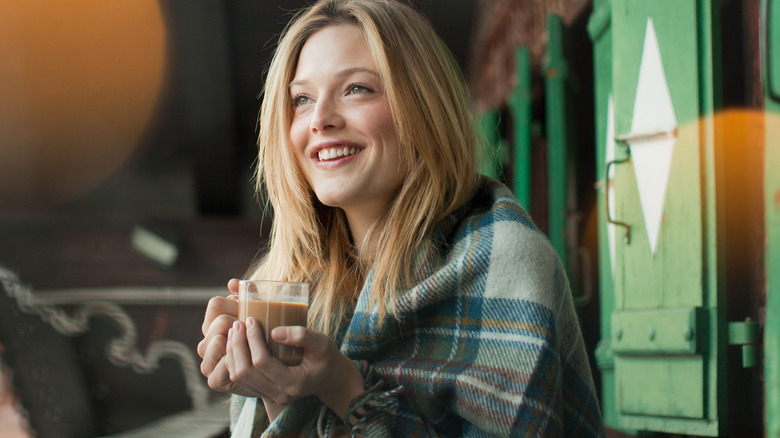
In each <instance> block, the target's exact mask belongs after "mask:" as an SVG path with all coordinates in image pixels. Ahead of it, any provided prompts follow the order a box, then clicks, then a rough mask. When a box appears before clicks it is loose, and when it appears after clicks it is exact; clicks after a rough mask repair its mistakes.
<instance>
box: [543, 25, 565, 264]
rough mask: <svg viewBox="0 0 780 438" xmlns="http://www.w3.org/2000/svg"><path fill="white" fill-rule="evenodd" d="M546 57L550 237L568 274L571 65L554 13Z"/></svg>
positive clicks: (545, 91)
mask: <svg viewBox="0 0 780 438" xmlns="http://www.w3.org/2000/svg"><path fill="white" fill-rule="evenodd" d="M547 36H548V41H547V56H546V57H545V63H544V66H543V73H544V96H545V111H546V114H545V123H546V133H545V134H546V137H547V197H548V198H547V199H548V201H547V209H548V216H547V220H548V232H547V234H548V237H549V238H550V243H552V246H553V248H555V251H556V252H557V253H558V256H559V257H560V259H561V262H562V263H563V266H564V269H565V270H566V272H569V269H568V267H569V263H568V262H569V256H568V253H569V250H568V243H567V239H566V234H567V233H566V225H567V223H568V221H567V219H568V211H567V201H568V193H569V191H568V178H569V172H568V150H567V149H568V138H567V135H568V134H567V117H566V113H567V111H566V76H567V75H568V64H567V62H566V58H565V55H564V48H563V38H564V37H563V24H562V22H561V17H560V16H558V15H555V14H549V15H548V16H547Z"/></svg>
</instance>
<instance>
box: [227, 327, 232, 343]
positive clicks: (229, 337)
mask: <svg viewBox="0 0 780 438" xmlns="http://www.w3.org/2000/svg"><path fill="white" fill-rule="evenodd" d="M231 339H233V329H232V328H231V329H229V330H228V342H230V340H231Z"/></svg>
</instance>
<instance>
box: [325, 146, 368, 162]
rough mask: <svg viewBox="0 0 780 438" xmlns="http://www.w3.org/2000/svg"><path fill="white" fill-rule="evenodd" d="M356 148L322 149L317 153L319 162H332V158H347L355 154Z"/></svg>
mask: <svg viewBox="0 0 780 438" xmlns="http://www.w3.org/2000/svg"><path fill="white" fill-rule="evenodd" d="M357 151H358V149H357V148H351V147H349V146H344V147H343V148H332V149H323V150H321V151H319V152H318V153H317V156H318V157H319V159H320V161H326V160H332V159H334V158H340V157H348V156H350V155H355V154H356V153H357Z"/></svg>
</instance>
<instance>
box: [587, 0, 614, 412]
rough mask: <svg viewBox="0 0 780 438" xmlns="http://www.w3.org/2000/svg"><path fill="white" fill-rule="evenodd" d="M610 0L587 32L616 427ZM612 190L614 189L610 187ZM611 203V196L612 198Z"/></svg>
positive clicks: (604, 403) (605, 333)
mask: <svg viewBox="0 0 780 438" xmlns="http://www.w3.org/2000/svg"><path fill="white" fill-rule="evenodd" d="M611 14H612V0H595V1H594V2H593V13H592V14H591V16H590V19H589V20H588V35H589V36H590V39H591V41H592V42H593V77H594V93H593V95H594V106H595V113H596V117H595V126H596V175H597V177H598V178H602V179H600V180H599V181H598V182H597V183H596V193H597V208H598V236H599V242H598V244H599V329H600V332H601V337H600V339H599V343H598V346H597V347H596V351H595V358H596V365H597V366H598V368H599V373H600V374H601V413H602V416H603V417H604V422H605V423H606V424H607V425H608V426H610V427H612V428H619V423H618V417H617V415H618V411H617V406H616V404H615V358H614V354H613V352H612V346H611V336H610V334H611V333H612V312H613V311H614V308H615V296H614V269H613V268H614V262H613V260H614V244H613V241H614V229H613V228H614V227H612V226H608V225H607V220H606V219H607V218H606V216H607V215H606V211H607V199H606V196H607V195H608V192H609V191H610V188H609V186H608V184H607V180H606V178H605V177H604V175H605V169H606V164H607V162H608V161H611V160H612V159H613V158H614V157H613V151H614V142H613V140H612V139H613V137H614V104H613V99H612V25H611ZM612 193H614V191H612ZM613 203H614V200H613Z"/></svg>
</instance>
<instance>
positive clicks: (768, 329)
mask: <svg viewBox="0 0 780 438" xmlns="http://www.w3.org/2000/svg"><path fill="white" fill-rule="evenodd" d="M762 11H763V14H764V17H763V20H762V21H763V23H764V31H765V33H764V35H763V38H762V43H763V45H764V47H763V52H764V57H763V61H764V77H765V78H766V82H765V93H764V95H765V106H766V113H765V114H766V116H765V125H764V127H765V141H764V151H765V152H764V178H765V185H764V196H765V198H764V200H765V201H764V211H765V215H766V218H765V224H766V255H765V256H766V259H765V263H766V294H767V302H766V325H765V327H764V373H765V376H764V381H765V384H764V385H765V386H764V389H765V400H766V405H765V412H764V418H765V421H766V436H767V437H771V438H780V172H778V169H780V2H779V1H778V0H771V1H770V0H764V1H763V3H762Z"/></svg>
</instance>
